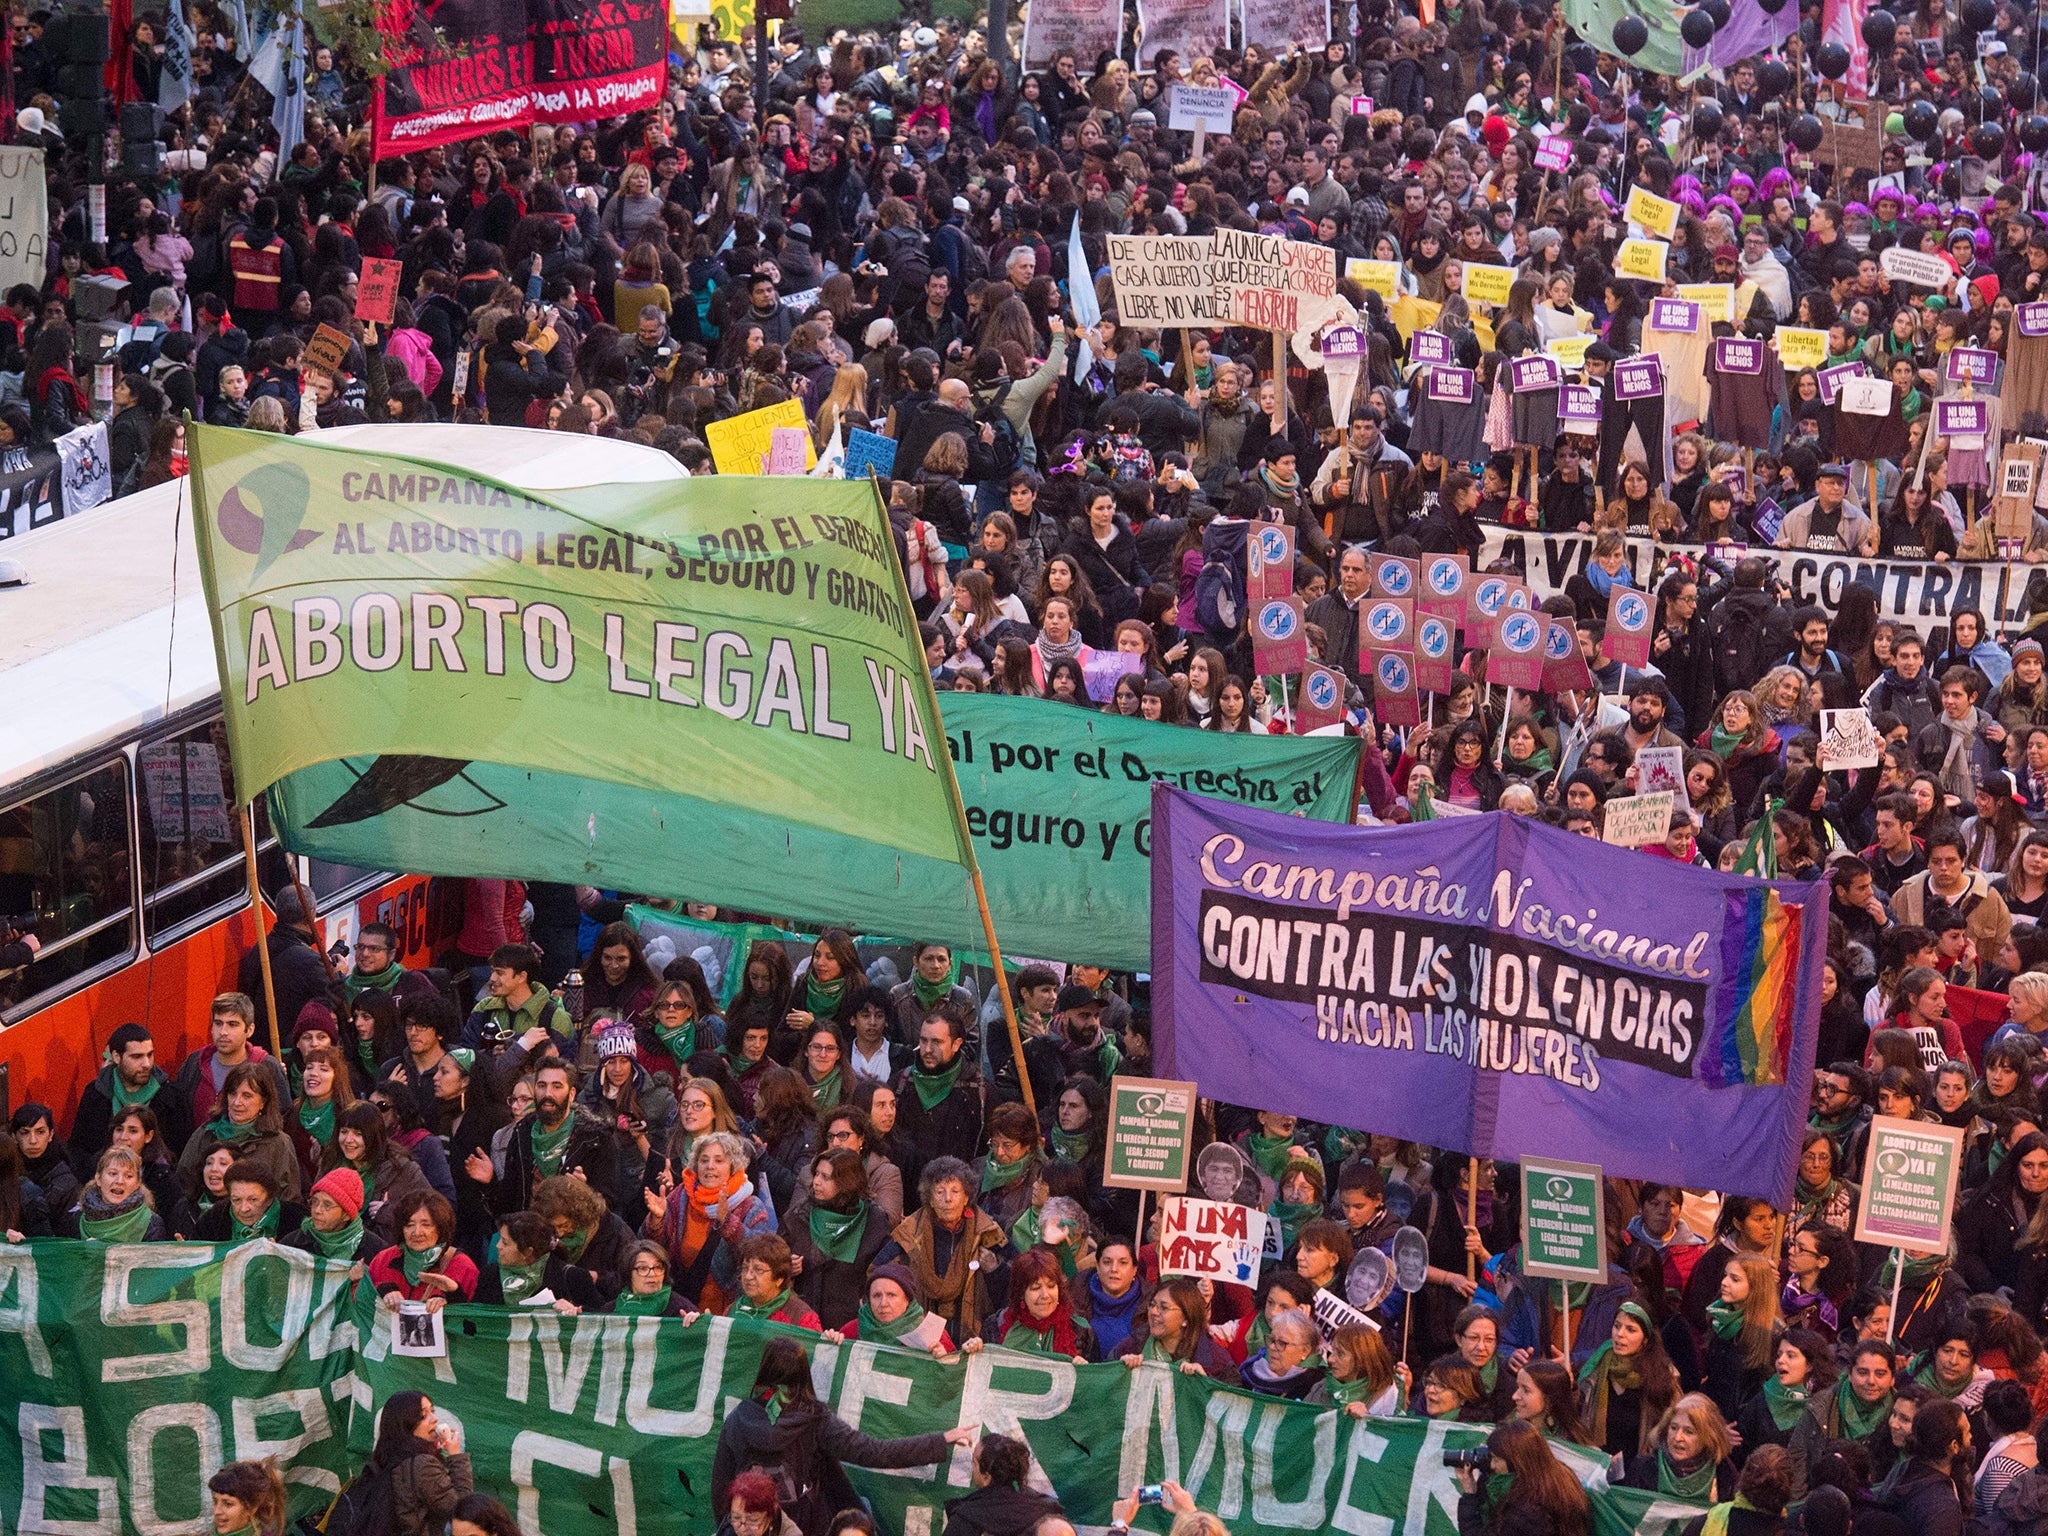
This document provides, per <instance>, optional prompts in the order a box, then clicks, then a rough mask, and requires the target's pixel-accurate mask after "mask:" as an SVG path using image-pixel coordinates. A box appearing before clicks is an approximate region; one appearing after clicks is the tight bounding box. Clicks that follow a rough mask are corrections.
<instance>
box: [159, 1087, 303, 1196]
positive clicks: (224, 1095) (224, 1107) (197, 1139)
mask: <svg viewBox="0 0 2048 1536" xmlns="http://www.w3.org/2000/svg"><path fill="white" fill-rule="evenodd" d="M275 1073H276V1069H275V1068H274V1067H272V1066H271V1065H270V1064H269V1063H268V1062H261V1061H244V1062H240V1063H238V1064H237V1065H235V1066H232V1067H230V1068H228V1075H227V1081H226V1083H225V1084H224V1085H223V1086H222V1088H221V1094H220V1099H219V1101H218V1108H217V1110H216V1112H215V1115H214V1118H213V1119H211V1120H209V1121H207V1122H206V1123H205V1124H204V1125H202V1126H201V1127H200V1128H199V1129H198V1130H197V1131H195V1132H194V1133H193V1135H192V1139H191V1140H190V1141H188V1142H186V1143H185V1150H184V1153H183V1154H182V1155H181V1156H180V1157H179V1159H178V1179H179V1182H180V1183H181V1184H183V1185H184V1187H185V1193H186V1194H187V1196H188V1197H190V1198H192V1199H197V1198H198V1196H199V1169H200V1165H201V1164H203V1163H204V1162H205V1161H206V1158H207V1155H208V1154H209V1153H211V1152H212V1151H214V1150H215V1149H216V1148H218V1147H227V1148H230V1149H231V1150H232V1151H233V1152H234V1155H235V1158H236V1160H237V1161H238V1162H243V1161H246V1162H259V1163H263V1164H265V1165H266V1166H267V1167H268V1168H269V1169H270V1171H271V1172H272V1173H273V1174H274V1175H275V1176H276V1179H277V1186H278V1189H279V1191H280V1192H281V1195H282V1198H284V1199H286V1200H296V1199H298V1197H299V1188H300V1185H299V1154H298V1153H297V1151H296V1150H294V1149H293V1147H292V1143H291V1138H290V1137H288V1136H286V1135H285V1133H284V1129H283V1109H284V1106H282V1105H280V1104H279V1103H278V1088H277V1080H276V1076H275Z"/></svg>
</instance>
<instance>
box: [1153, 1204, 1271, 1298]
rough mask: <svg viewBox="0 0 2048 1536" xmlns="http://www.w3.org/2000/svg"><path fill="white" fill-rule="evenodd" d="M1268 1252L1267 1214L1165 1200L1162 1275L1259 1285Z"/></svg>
mask: <svg viewBox="0 0 2048 1536" xmlns="http://www.w3.org/2000/svg"><path fill="white" fill-rule="evenodd" d="M1265 1248H1266V1214H1265V1212H1263V1211H1255V1210H1253V1209H1252V1208H1251V1207H1250V1206H1248V1205H1236V1204H1233V1203H1231V1202H1228V1201H1223V1200H1197V1199H1194V1198H1193V1197H1192V1196H1188V1195H1168V1196H1167V1197H1166V1198H1165V1199H1163V1200H1162V1201H1160V1210H1159V1273H1160V1274H1161V1275H1162V1276H1167V1275H1186V1276H1188V1277H1189V1278H1190V1279H1195V1280H1221V1281H1223V1282H1224V1283H1225V1284H1227V1285H1247V1286H1248V1285H1254V1284H1256V1283H1257V1282H1258V1278H1259V1255H1260V1254H1262V1253H1263V1252H1264V1251H1265Z"/></svg>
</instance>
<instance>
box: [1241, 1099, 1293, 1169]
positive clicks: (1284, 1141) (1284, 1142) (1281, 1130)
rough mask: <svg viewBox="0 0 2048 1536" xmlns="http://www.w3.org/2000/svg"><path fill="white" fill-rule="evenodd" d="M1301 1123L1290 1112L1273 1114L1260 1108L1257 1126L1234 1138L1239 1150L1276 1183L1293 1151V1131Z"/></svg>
mask: <svg viewBox="0 0 2048 1536" xmlns="http://www.w3.org/2000/svg"><path fill="white" fill-rule="evenodd" d="M1300 1123H1301V1122H1300V1121H1298V1120H1296V1119H1295V1117H1294V1116H1292V1115H1276V1114H1272V1113H1270V1112H1268V1111H1266V1110H1263V1109H1262V1110H1260V1111H1259V1124H1258V1129H1256V1130H1251V1131H1246V1132H1245V1133H1244V1135H1242V1136H1240V1137H1239V1138H1238V1140H1237V1146H1238V1150H1239V1151H1241V1152H1243V1153H1244V1155H1245V1156H1246V1157H1248V1158H1250V1159H1251V1162H1252V1166H1253V1167H1254V1168H1256V1169H1258V1170H1259V1172H1260V1173H1261V1174H1263V1175H1264V1176H1265V1177H1266V1178H1268V1179H1270V1180H1272V1182H1273V1183H1274V1185H1275V1186H1278V1184H1279V1182H1280V1175H1281V1174H1282V1173H1284V1172H1286V1170H1287V1160H1288V1158H1289V1157H1291V1156H1292V1155H1293V1153H1294V1132H1295V1128H1296V1127H1297V1126H1299V1125H1300Z"/></svg>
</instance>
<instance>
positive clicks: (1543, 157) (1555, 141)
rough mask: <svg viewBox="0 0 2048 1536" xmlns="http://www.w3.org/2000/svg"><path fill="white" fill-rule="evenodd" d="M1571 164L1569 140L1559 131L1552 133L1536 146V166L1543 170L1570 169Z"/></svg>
mask: <svg viewBox="0 0 2048 1536" xmlns="http://www.w3.org/2000/svg"><path fill="white" fill-rule="evenodd" d="M1571 164H1572V145H1571V140H1569V139H1567V138H1566V137H1565V136H1564V135H1563V134H1561V133H1553V134H1551V135H1550V137H1548V138H1547V139H1545V140H1544V141H1543V142H1542V143H1541V144H1538V145H1537V146H1536V168H1537V169H1538V170H1543V171H1565V170H1570V169H1571Z"/></svg>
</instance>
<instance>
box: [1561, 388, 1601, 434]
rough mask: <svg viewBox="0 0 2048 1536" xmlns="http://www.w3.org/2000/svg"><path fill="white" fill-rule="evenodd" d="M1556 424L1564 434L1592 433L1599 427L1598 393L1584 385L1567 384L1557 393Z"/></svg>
mask: <svg viewBox="0 0 2048 1536" xmlns="http://www.w3.org/2000/svg"><path fill="white" fill-rule="evenodd" d="M1557 423H1558V426H1559V427H1560V428H1562V429H1563V430H1564V431H1566V432H1571V431H1581V432H1592V431H1595V430H1597V429H1598V428H1599V426H1600V391H1599V390H1597V389H1595V388H1593V387H1592V386H1590V385H1586V384H1567V385H1565V387H1564V388H1563V389H1561V390H1559V391H1558V395H1557Z"/></svg>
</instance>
